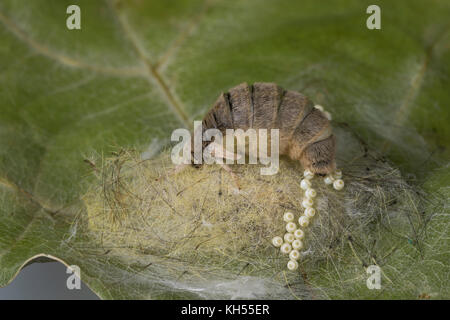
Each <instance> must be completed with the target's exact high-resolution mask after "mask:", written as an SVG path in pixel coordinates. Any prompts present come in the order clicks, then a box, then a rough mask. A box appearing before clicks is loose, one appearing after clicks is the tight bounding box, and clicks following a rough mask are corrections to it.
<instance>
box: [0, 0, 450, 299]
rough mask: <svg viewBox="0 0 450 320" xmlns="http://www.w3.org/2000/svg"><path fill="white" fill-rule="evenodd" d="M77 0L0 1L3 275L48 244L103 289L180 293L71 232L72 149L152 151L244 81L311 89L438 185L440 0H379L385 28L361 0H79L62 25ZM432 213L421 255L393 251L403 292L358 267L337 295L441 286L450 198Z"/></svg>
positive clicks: (117, 294) (447, 78) (80, 179)
mask: <svg viewBox="0 0 450 320" xmlns="http://www.w3.org/2000/svg"><path fill="white" fill-rule="evenodd" d="M73 2H74V1H65V0H64V1H62V0H58V1H56V0H35V1H24V0H21V1H17V0H3V1H2V2H1V4H0V199H1V200H0V201H1V205H0V285H6V284H8V283H9V282H10V281H12V279H13V277H14V276H15V275H16V274H17V273H18V271H19V270H20V268H21V267H22V266H23V265H24V264H26V262H28V261H29V260H30V259H32V258H33V257H36V256H49V257H56V258H58V259H59V260H61V261H64V262H65V263H66V264H68V265H73V264H75V265H79V266H80V267H81V272H82V274H81V277H82V279H83V281H85V283H87V284H88V285H89V286H90V287H91V288H92V289H93V290H94V292H96V293H97V294H98V295H99V296H100V297H102V298H161V297H165V298H182V297H184V298H186V297H189V296H187V295H186V293H185V292H182V291H180V292H175V291H173V290H169V289H168V288H165V287H164V285H161V287H160V288H157V289H158V290H156V289H155V286H154V284H153V285H152V284H151V283H150V282H149V281H148V279H149V278H151V277H152V274H151V271H150V270H148V269H147V268H146V266H145V265H140V264H139V263H136V265H128V264H124V263H123V262H122V261H121V260H120V259H119V258H116V257H111V256H110V255H108V251H107V250H102V249H101V248H98V246H96V245H95V243H93V241H92V240H91V239H89V237H88V236H86V235H84V234H83V233H82V232H81V231H80V230H82V228H83V226H82V225H78V223H77V222H76V221H78V220H77V219H76V217H77V216H78V215H80V214H82V213H83V210H84V207H83V205H82V202H81V201H80V196H81V195H83V193H84V192H85V191H86V188H87V185H88V183H89V179H88V178H86V176H87V175H88V173H89V172H90V170H91V169H90V167H89V165H88V164H87V163H86V162H85V161H84V159H86V158H90V157H91V156H92V155H95V154H108V153H110V152H111V151H112V150H115V149H117V148H120V147H136V148H138V149H139V150H141V151H142V152H158V150H160V148H162V147H163V146H165V145H167V142H168V141H169V138H170V134H171V132H172V130H173V129H175V128H179V127H191V126H192V124H193V120H194V119H195V120H197V119H201V117H202V115H203V114H204V113H205V112H206V111H207V110H208V108H210V107H211V105H212V103H213V102H214V101H215V99H216V97H217V96H218V94H219V93H220V92H222V91H225V90H227V89H228V88H230V87H232V86H234V85H236V84H239V83H241V82H244V81H246V82H249V83H251V82H256V81H267V82H276V83H278V84H279V85H281V86H283V87H285V88H287V89H292V90H298V91H301V92H303V93H305V94H307V95H308V96H310V97H311V98H312V99H313V100H314V101H315V102H316V103H319V104H322V105H324V106H326V108H327V110H329V111H330V112H332V114H333V117H334V120H335V121H336V123H343V122H345V123H348V125H349V126H350V127H351V128H352V130H354V131H355V132H357V133H358V134H359V135H360V136H361V137H362V138H363V139H364V140H365V141H367V142H368V144H369V145H370V146H371V148H374V149H378V150H380V152H381V153H383V154H384V155H385V156H386V157H387V158H389V160H391V161H393V162H394V163H395V165H396V166H398V167H399V168H401V169H402V172H403V173H404V174H405V175H411V174H413V175H415V176H416V177H417V179H416V180H415V182H413V183H414V184H415V185H417V186H422V185H423V186H424V187H425V189H426V190H427V191H428V192H429V194H430V195H436V194H440V193H443V192H446V195H447V196H446V197H447V198H448V182H449V178H448V172H449V171H448V159H449V156H450V151H449V140H450V128H449V126H448V123H449V122H450V108H449V105H450V95H449V94H448V90H449V88H450V50H449V43H450V32H449V24H448V17H449V15H450V6H449V3H448V1H445V0H441V1H439V0H435V1H428V2H424V1H407V2H406V1H379V2H378V5H379V6H380V7H381V17H382V21H381V26H382V28H381V30H368V29H367V28H366V19H367V17H368V15H367V14H366V8H367V6H368V5H370V4H372V3H371V2H370V1H356V0H355V1H329V2H327V4H326V5H322V4H320V5H319V4H318V3H317V1H312V0H311V1H309V0H308V1H293V0H292V1H288V0H281V1H269V0H267V1H261V0H259V1H258V0H250V1H237V0H224V1H222V0H206V1H197V0H196V1H187V0H186V1H140V0H133V1H120V2H117V3H115V2H113V1H89V0H84V1H76V3H77V4H78V5H79V6H80V8H81V12H82V18H81V19H82V22H81V25H82V28H81V30H68V29H67V28H66V25H65V20H66V18H67V17H68V15H67V14H66V8H67V6H69V5H70V4H72V3H73ZM444 174H445V175H444ZM442 177H446V178H442ZM446 188H447V189H446ZM428 210H429V211H430V214H431V216H432V218H431V220H430V223H429V227H428V229H427V230H428V231H427V237H426V240H425V245H424V247H423V250H424V252H423V254H422V255H419V257H417V255H414V254H409V253H408V252H407V249H404V250H400V251H398V253H396V254H399V255H402V254H403V255H404V258H401V257H400V259H398V260H399V261H403V263H404V264H408V265H409V266H410V267H409V269H408V270H409V272H407V273H403V274H402V276H403V277H404V278H405V281H404V284H405V286H406V287H407V288H413V290H409V291H408V290H406V289H405V290H404V294H403V295H398V294H399V292H402V291H398V290H394V289H395V288H390V287H387V288H386V289H384V290H382V291H381V292H379V293H376V294H373V293H370V292H369V293H367V291H368V290H367V289H364V288H363V287H365V281H363V280H362V281H361V288H340V289H341V290H340V291H341V295H339V296H336V297H350V298H355V297H369V298H374V297H375V298H390V297H396V298H417V295H413V294H412V293H411V292H417V293H419V294H422V293H431V294H433V293H434V292H439V295H438V296H437V297H440V298H445V297H446V298H448V297H449V295H448V288H449V287H450V286H449V284H448V276H446V275H448V271H449V270H448V269H449V266H448V261H450V259H449V257H448V248H449V247H448V245H449V244H448V239H449V235H448V230H449V228H448V223H449V218H448V213H449V212H448V203H445V202H444V203H441V204H440V205H439V207H437V208H436V207H435V206H431V205H430V207H429V208H428ZM399 241H400V240H399ZM402 241H403V240H402ZM402 245H403V244H402ZM411 250H414V249H412V248H411ZM445 252H447V253H445ZM413 256H414V259H413V258H412V257H413ZM402 259H403V260H402ZM410 259H413V260H410ZM402 266H404V265H403V264H402V265H401V266H400V267H399V269H398V270H389V271H386V272H387V273H389V274H387V275H386V276H387V277H393V276H399V275H398V274H397V273H399V272H403V271H404V269H403V268H401V267H402ZM321 268H334V272H335V276H336V277H338V276H340V277H351V276H353V275H354V273H352V272H349V271H348V268H346V266H345V265H340V266H337V267H336V268H335V267H334V266H321ZM346 270H347V271H346ZM358 272H360V274H361V275H362V277H365V272H364V270H362V268H361V270H360V271H358ZM414 272H417V273H416V274H415V273H414ZM311 273H312V275H311V276H312V277H316V279H320V272H319V273H318V274H316V272H314V271H313V270H311ZM419 275H420V276H419ZM341 280H342V279H341ZM321 281H323V282H324V283H326V282H332V281H333V279H322V280H321ZM316 282H318V281H316ZM328 284H329V283H328ZM445 288H447V289H446V290H444V289H445ZM364 290H365V291H364ZM422 291H423V292H422ZM155 292H158V293H155ZM329 296H330V297H334V296H333V294H332V293H330V294H329Z"/></svg>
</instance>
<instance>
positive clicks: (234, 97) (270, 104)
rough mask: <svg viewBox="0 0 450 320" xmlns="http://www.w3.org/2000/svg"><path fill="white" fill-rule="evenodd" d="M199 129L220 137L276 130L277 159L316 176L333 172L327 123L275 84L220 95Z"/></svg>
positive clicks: (303, 98)
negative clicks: (234, 132)
mask: <svg viewBox="0 0 450 320" xmlns="http://www.w3.org/2000/svg"><path fill="white" fill-rule="evenodd" d="M202 127H203V130H207V129H210V128H217V129H219V130H220V131H221V132H222V133H223V134H225V130H226V129H242V130H244V131H246V130H247V129H249V128H253V129H267V130H268V131H269V132H270V129H279V130H280V155H287V156H288V157H289V158H291V159H292V160H298V161H300V163H301V164H302V166H303V167H304V168H306V169H309V170H311V171H312V172H314V173H317V174H322V175H323V174H328V173H331V172H332V171H334V170H335V169H336V164H335V137H334V135H333V133H332V130H331V125H330V121H329V120H328V119H327V118H326V116H325V115H324V113H323V112H321V111H320V110H318V109H316V108H314V105H313V103H312V102H311V101H310V100H309V99H308V98H307V97H306V96H304V95H302V94H301V93H298V92H295V91H289V90H284V89H282V88H280V87H279V86H277V85H276V84H275V83H262V82H257V83H254V84H253V85H250V86H249V85H248V84H247V83H242V84H240V85H238V86H236V87H234V88H232V89H230V90H229V91H228V92H226V93H222V94H221V95H220V96H219V98H218V99H217V101H216V102H215V104H214V107H213V108H212V109H211V110H210V111H209V112H208V113H207V114H206V116H205V117H204V119H203V122H202ZM206 145H207V143H206V144H204V145H203V148H205V147H206Z"/></svg>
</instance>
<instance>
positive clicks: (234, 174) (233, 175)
mask: <svg viewBox="0 0 450 320" xmlns="http://www.w3.org/2000/svg"><path fill="white" fill-rule="evenodd" d="M220 166H221V167H222V169H224V170H225V171H226V172H228V173H229V174H230V175H231V177H232V178H233V180H234V183H235V184H236V187H237V188H238V190H241V186H240V184H239V177H238V176H237V174H236V173H234V172H233V170H232V169H231V168H230V167H229V166H228V165H226V164H220Z"/></svg>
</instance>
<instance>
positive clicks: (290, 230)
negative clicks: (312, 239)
mask: <svg viewBox="0 0 450 320" xmlns="http://www.w3.org/2000/svg"><path fill="white" fill-rule="evenodd" d="M312 178H314V173H312V172H311V171H310V170H305V172H304V173H303V179H302V180H301V181H300V188H301V189H302V190H304V191H305V196H304V198H303V201H302V207H303V209H304V211H303V214H302V215H301V216H300V217H299V218H298V226H299V228H297V225H296V224H295V222H294V220H295V216H294V214H293V213H292V212H286V213H285V214H284V215H283V220H284V221H285V222H286V223H287V224H286V231H287V233H286V234H285V235H284V237H283V238H281V237H279V236H277V237H274V238H273V239H272V244H273V245H274V246H275V247H277V248H280V250H281V252H282V253H284V254H289V262H288V263H287V268H288V269H289V270H291V271H294V270H296V269H297V268H298V262H297V261H298V260H299V259H300V250H301V249H302V248H303V242H302V240H303V238H304V237H305V232H304V231H303V230H302V229H301V228H306V227H307V226H308V225H309V222H310V220H311V219H312V218H313V217H314V216H315V215H316V210H315V209H314V208H313V206H314V198H315V197H316V195H317V192H316V190H314V189H313V188H312V184H311V180H312ZM324 182H325V184H327V185H329V184H333V187H334V189H336V190H341V189H342V188H343V187H344V181H343V180H342V171H341V170H336V171H335V172H334V173H333V174H329V175H327V176H326V177H325V179H324Z"/></svg>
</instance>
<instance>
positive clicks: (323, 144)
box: [300, 135, 336, 176]
mask: <svg viewBox="0 0 450 320" xmlns="http://www.w3.org/2000/svg"><path fill="white" fill-rule="evenodd" d="M335 145H336V141H335V138H334V135H331V136H330V137H328V138H326V139H324V140H322V141H318V142H315V143H313V144H311V145H309V146H308V147H307V148H306V149H305V151H304V152H303V153H302V155H301V157H300V162H301V164H302V165H303V167H304V168H305V169H309V170H311V172H313V173H314V174H317V175H319V176H324V175H327V174H330V173H333V172H334V171H335V170H336V160H335Z"/></svg>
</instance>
